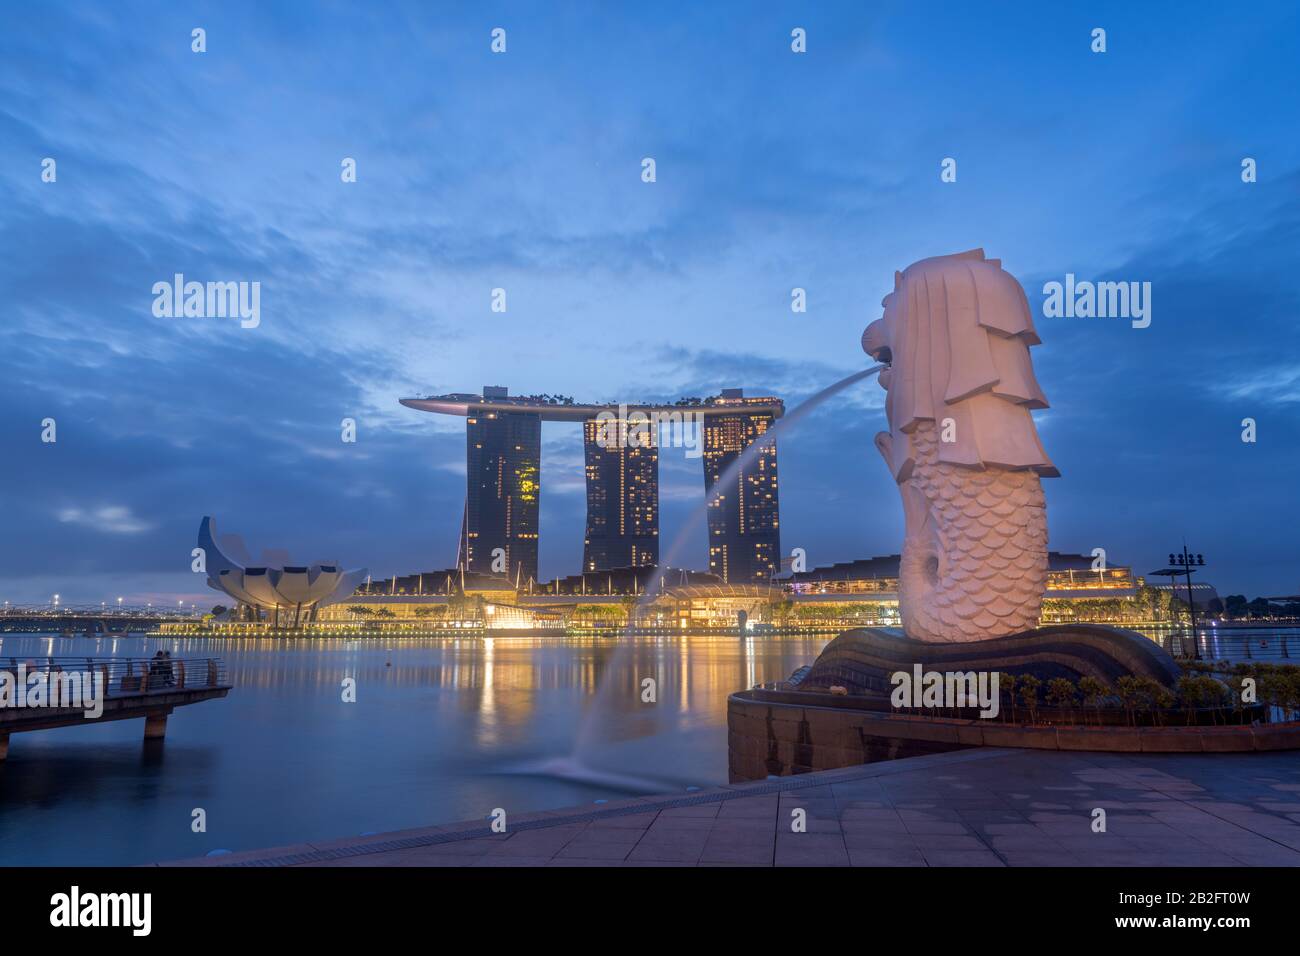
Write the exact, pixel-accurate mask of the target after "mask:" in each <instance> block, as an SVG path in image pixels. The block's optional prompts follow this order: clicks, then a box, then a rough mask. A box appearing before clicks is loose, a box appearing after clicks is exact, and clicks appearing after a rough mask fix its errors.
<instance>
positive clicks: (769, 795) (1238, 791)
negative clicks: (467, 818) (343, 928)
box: [161, 749, 1300, 867]
mask: <svg viewBox="0 0 1300 956" xmlns="http://www.w3.org/2000/svg"><path fill="white" fill-rule="evenodd" d="M1095 808H1101V809H1104V810H1105V811H1106V832H1104V833H1096V832H1093V829H1092V827H1093V819H1094V817H1093V811H1094V809H1095ZM490 809H491V808H485V814H486V812H487V811H488V810H490ZM505 809H506V810H507V812H508V811H509V808H508V807H507V808H505ZM797 809H802V810H804V811H805V812H806V817H807V831H806V832H803V833H796V832H793V831H792V827H791V823H792V820H793V816H792V811H794V810H797ZM507 824H508V830H507V832H506V833H503V834H492V833H491V832H490V830H489V828H488V823H487V821H486V819H484V820H479V821H471V822H466V823H459V824H451V825H448V826H439V827H428V828H425V829H418V830H406V831H400V832H396V833H385V834H379V835H376V836H370V837H350V838H344V839H341V840H333V841H328V842H318V843H310V844H299V845H296V846H286V847H277V848H273V849H267V850H255V851H250V852H245V853H235V854H229V855H224V856H218V857H210V858H201V859H197V860H185V861H179V862H177V863H172V864H161V865H185V866H727V865H741V866H746V865H748V866H772V865H775V866H1188V867H1193V866H1194V867H1201V866H1241V865H1271V866H1278V865H1280V866H1300V759H1297V757H1296V755H1295V754H1293V753H1275V754H1208V755H1203V754H1148V755H1141V754H1132V755H1129V754H1093V753H1059V752H1047V751H1024V750H992V749H978V750H966V751H959V752H955V753H945V754H936V755H933V756H927V757H914V758H911V759H907V760H897V761H890V762H886V763H878V764H870V765H867V766H862V767H850V768H845V769H842V770H828V771H823V772H820V773H810V774H804V775H801V776H797V777H783V778H780V779H779V780H767V781H758V782H755V783H748V784H738V785H735V786H730V787H722V788H718V789H715V790H705V791H698V792H693V793H683V794H669V795H661V796H656V797H644V798H635V799H630V800H622V801H617V802H615V801H611V802H609V803H606V804H596V805H591V806H586V807H576V808H568V809H562V810H552V811H547V812H543V813H531V814H522V813H521V814H509V813H508V816H507Z"/></svg>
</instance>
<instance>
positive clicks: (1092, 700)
mask: <svg viewBox="0 0 1300 956" xmlns="http://www.w3.org/2000/svg"><path fill="white" fill-rule="evenodd" d="M1079 692H1080V693H1081V694H1083V703H1084V706H1086V707H1095V708H1096V709H1097V723H1098V725H1100V724H1101V705H1102V702H1103V701H1104V700H1105V699H1106V697H1107V696H1109V694H1110V688H1109V687H1107V686H1106V685H1105V684H1104V683H1102V682H1101V681H1099V680H1098V679H1097V678H1095V677H1081V678H1080V679H1079Z"/></svg>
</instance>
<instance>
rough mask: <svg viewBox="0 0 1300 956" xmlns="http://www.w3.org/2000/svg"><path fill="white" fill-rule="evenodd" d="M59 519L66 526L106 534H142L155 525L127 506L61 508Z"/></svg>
mask: <svg viewBox="0 0 1300 956" xmlns="http://www.w3.org/2000/svg"><path fill="white" fill-rule="evenodd" d="M58 519H59V520H60V521H61V522H63V523H64V524H75V525H80V526H81V527H83V528H87V529H89V530H91V531H100V532H104V533H106V534H141V533H142V532H145V531H148V530H150V529H151V528H153V525H152V524H150V523H149V522H148V521H145V520H144V519H143V518H140V517H138V516H136V515H135V514H133V513H132V511H131V509H130V508H128V507H127V506H125V505H104V506H102V507H99V508H60V509H59V511H58Z"/></svg>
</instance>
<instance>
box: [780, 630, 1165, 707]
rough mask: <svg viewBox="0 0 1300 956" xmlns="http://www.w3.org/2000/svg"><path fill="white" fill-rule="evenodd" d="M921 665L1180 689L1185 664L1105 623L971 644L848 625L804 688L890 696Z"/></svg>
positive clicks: (815, 666) (802, 683)
mask: <svg viewBox="0 0 1300 956" xmlns="http://www.w3.org/2000/svg"><path fill="white" fill-rule="evenodd" d="M916 664H920V665H921V666H922V669H923V670H927V671H931V670H933V671H963V672H964V671H989V672H993V671H1002V672H1004V673H1007V674H1015V675H1020V674H1032V675H1033V676H1034V677H1037V678H1038V679H1039V680H1041V681H1044V682H1046V681H1049V680H1051V679H1052V678H1054V677H1065V678H1068V679H1070V680H1078V679H1079V678H1081V677H1095V678H1096V679H1097V680H1100V681H1102V682H1103V683H1105V684H1114V682H1115V681H1116V680H1117V679H1118V678H1120V677H1123V676H1125V675H1128V674H1131V675H1133V676H1135V677H1149V678H1151V679H1152V680H1155V681H1157V682H1158V683H1160V684H1163V685H1164V686H1165V687H1173V686H1174V685H1175V684H1176V683H1177V682H1178V678H1179V677H1180V676H1182V669H1181V668H1180V667H1179V666H1178V664H1177V663H1175V661H1174V659H1173V658H1172V657H1170V656H1169V654H1168V652H1167V651H1165V650H1164V648H1162V647H1161V646H1160V645H1159V644H1157V643H1155V642H1154V641H1152V640H1150V639H1149V638H1146V637H1143V636H1142V635H1141V634H1138V633H1137V632H1136V631H1126V630H1124V629H1123V628H1119V627H1108V626H1105V625H1101V624H1058V625H1050V626H1048V627H1036V628H1034V629H1033V630H1029V631H1023V632H1022V633H1020V634H1013V635H1011V636H1010V637H999V638H996V639H994V640H990V641H970V642H968V643H964V644H932V643H926V642H924V641H915V640H912V639H911V638H909V637H906V636H904V634H903V632H902V631H900V630H898V629H897V628H889V627H864V628H857V629H855V630H852V631H845V632H844V633H843V634H841V635H840V636H839V637H837V638H835V640H833V641H831V642H830V643H829V644H827V645H826V648H825V649H824V650H823V651H822V652H821V654H820V655H819V656H818V657H817V660H816V662H815V663H814V664H813V665H812V667H811V668H810V669H809V671H808V673H807V674H806V675H805V676H804V678H803V680H801V681H800V682H799V684H798V689H799V690H828V689H829V688H830V687H831V686H832V685H838V686H840V687H844V688H847V690H848V692H849V693H850V694H878V695H888V694H889V691H890V689H891V687H892V685H891V683H890V675H891V674H893V673H895V672H896V671H909V672H910V671H911V670H912V668H913V666H914V665H916Z"/></svg>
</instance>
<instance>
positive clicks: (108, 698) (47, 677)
mask: <svg viewBox="0 0 1300 956" xmlns="http://www.w3.org/2000/svg"><path fill="white" fill-rule="evenodd" d="M0 670H3V671H5V672H7V674H8V675H9V677H10V681H11V686H14V685H15V684H16V682H17V680H18V677H19V675H20V674H21V675H22V680H23V688H22V690H23V696H24V697H26V694H27V688H28V687H29V686H40V687H43V688H46V689H47V691H46V692H45V693H43V694H42V695H41V697H43V698H44V700H45V701H47V702H57V703H58V704H59V706H49V705H48V703H45V704H42V705H31V704H30V702H28V705H27V706H21V705H20V704H19V702H18V698H16V697H15V698H14V699H13V700H8V701H6V706H2V707H0V760H4V759H5V758H6V757H7V756H8V754H9V737H10V735H11V734H15V733H20V732H22V731H25V730H49V729H51V728H54V727H76V726H83V725H84V726H90V725H93V724H98V723H102V722H104V721H107V720H129V719H132V718H136V717H143V718H144V737H145V739H146V740H152V739H159V738H161V737H163V736H164V734H165V733H166V731H167V718H168V716H170V714H171V712H172V711H173V710H174V709H175V708H177V707H184V706H185V705H186V704H197V703H200V702H202V701H205V700H214V699H217V698H221V697H225V696H226V695H227V694H228V693H230V689H231V686H232V685H231V683H230V680H229V678H228V676H227V674H226V665H225V662H224V661H222V660H221V659H220V658H215V657H200V658H166V659H160V658H156V657H155V658H139V657H130V658H123V657H112V658H94V657H43V658H36V659H22V658H17V657H10V658H7V659H5V658H0ZM91 682H93V684H94V689H93V690H92V689H91V686H90V685H91ZM83 685H84V686H83ZM56 687H58V688H62V689H63V690H64V692H65V694H66V689H67V688H69V687H75V688H76V689H77V690H78V691H79V692H80V691H82V690H85V691H86V692H87V693H88V694H91V695H93V696H94V697H96V698H97V699H98V706H102V712H101V713H100V714H99V716H97V717H89V716H87V707H85V706H82V705H80V703H77V704H76V705H74V706H63V705H64V704H66V703H67V698H66V695H65V696H64V697H62V698H61V699H60V698H56V697H55V694H54V688H56ZM101 695H102V697H101Z"/></svg>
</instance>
